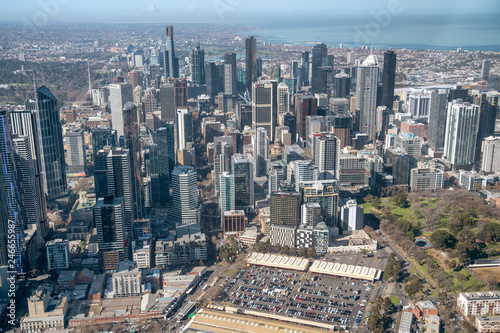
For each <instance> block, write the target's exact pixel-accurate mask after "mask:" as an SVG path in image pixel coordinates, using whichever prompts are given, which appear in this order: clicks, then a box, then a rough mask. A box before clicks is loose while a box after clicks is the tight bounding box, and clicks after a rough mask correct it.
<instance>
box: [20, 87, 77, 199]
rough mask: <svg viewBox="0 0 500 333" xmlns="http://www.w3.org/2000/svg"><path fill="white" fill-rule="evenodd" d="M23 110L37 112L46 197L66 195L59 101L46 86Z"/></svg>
mask: <svg viewBox="0 0 500 333" xmlns="http://www.w3.org/2000/svg"><path fill="white" fill-rule="evenodd" d="M26 109H27V110H29V111H34V113H35V115H36V131H37V133H36V136H37V138H36V140H37V141H38V147H39V148H40V150H39V154H40V162H41V163H40V165H41V174H42V175H43V182H44V183H43V184H44V191H45V195H46V196H47V200H53V199H57V198H60V197H62V196H64V195H66V190H67V183H66V162H65V161H64V144H63V137H62V126H61V121H60V119H59V107H58V101H57V99H56V98H55V97H54V95H52V93H51V92H50V91H49V89H48V88H47V87H45V86H42V87H40V88H38V89H37V90H36V94H35V96H33V97H32V98H30V99H29V100H28V101H27V102H26Z"/></svg>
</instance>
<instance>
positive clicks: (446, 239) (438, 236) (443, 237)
mask: <svg viewBox="0 0 500 333" xmlns="http://www.w3.org/2000/svg"><path fill="white" fill-rule="evenodd" d="M430 240H431V242H432V245H434V247H435V248H437V249H449V248H452V247H454V246H455V244H456V243H457V240H456V239H455V237H453V235H452V234H450V233H449V232H448V231H446V230H437V231H435V232H433V233H432V235H431V237H430Z"/></svg>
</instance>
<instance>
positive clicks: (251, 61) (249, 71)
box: [245, 36, 257, 96]
mask: <svg viewBox="0 0 500 333" xmlns="http://www.w3.org/2000/svg"><path fill="white" fill-rule="evenodd" d="M254 82H257V40H256V39H255V37H253V36H251V37H249V38H247V39H245V85H246V88H247V90H248V91H249V92H252V84H253V83H254ZM252 96H253V95H252Z"/></svg>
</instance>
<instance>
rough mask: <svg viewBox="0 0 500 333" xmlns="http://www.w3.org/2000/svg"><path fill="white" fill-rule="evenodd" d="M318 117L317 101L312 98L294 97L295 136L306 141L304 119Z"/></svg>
mask: <svg viewBox="0 0 500 333" xmlns="http://www.w3.org/2000/svg"><path fill="white" fill-rule="evenodd" d="M317 115H318V99H317V98H315V97H313V96H308V97H303V96H300V95H296V96H295V121H296V124H297V126H296V131H297V134H298V135H299V136H300V137H301V138H302V139H303V140H305V139H306V132H307V129H306V117H308V116H317Z"/></svg>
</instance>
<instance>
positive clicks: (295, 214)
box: [271, 192, 302, 227]
mask: <svg viewBox="0 0 500 333" xmlns="http://www.w3.org/2000/svg"><path fill="white" fill-rule="evenodd" d="M301 204H302V198H301V195H300V193H298V192H275V193H271V225H273V224H282V225H288V226H292V227H297V226H298V225H299V224H300V217H301V216H300V208H301Z"/></svg>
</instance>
